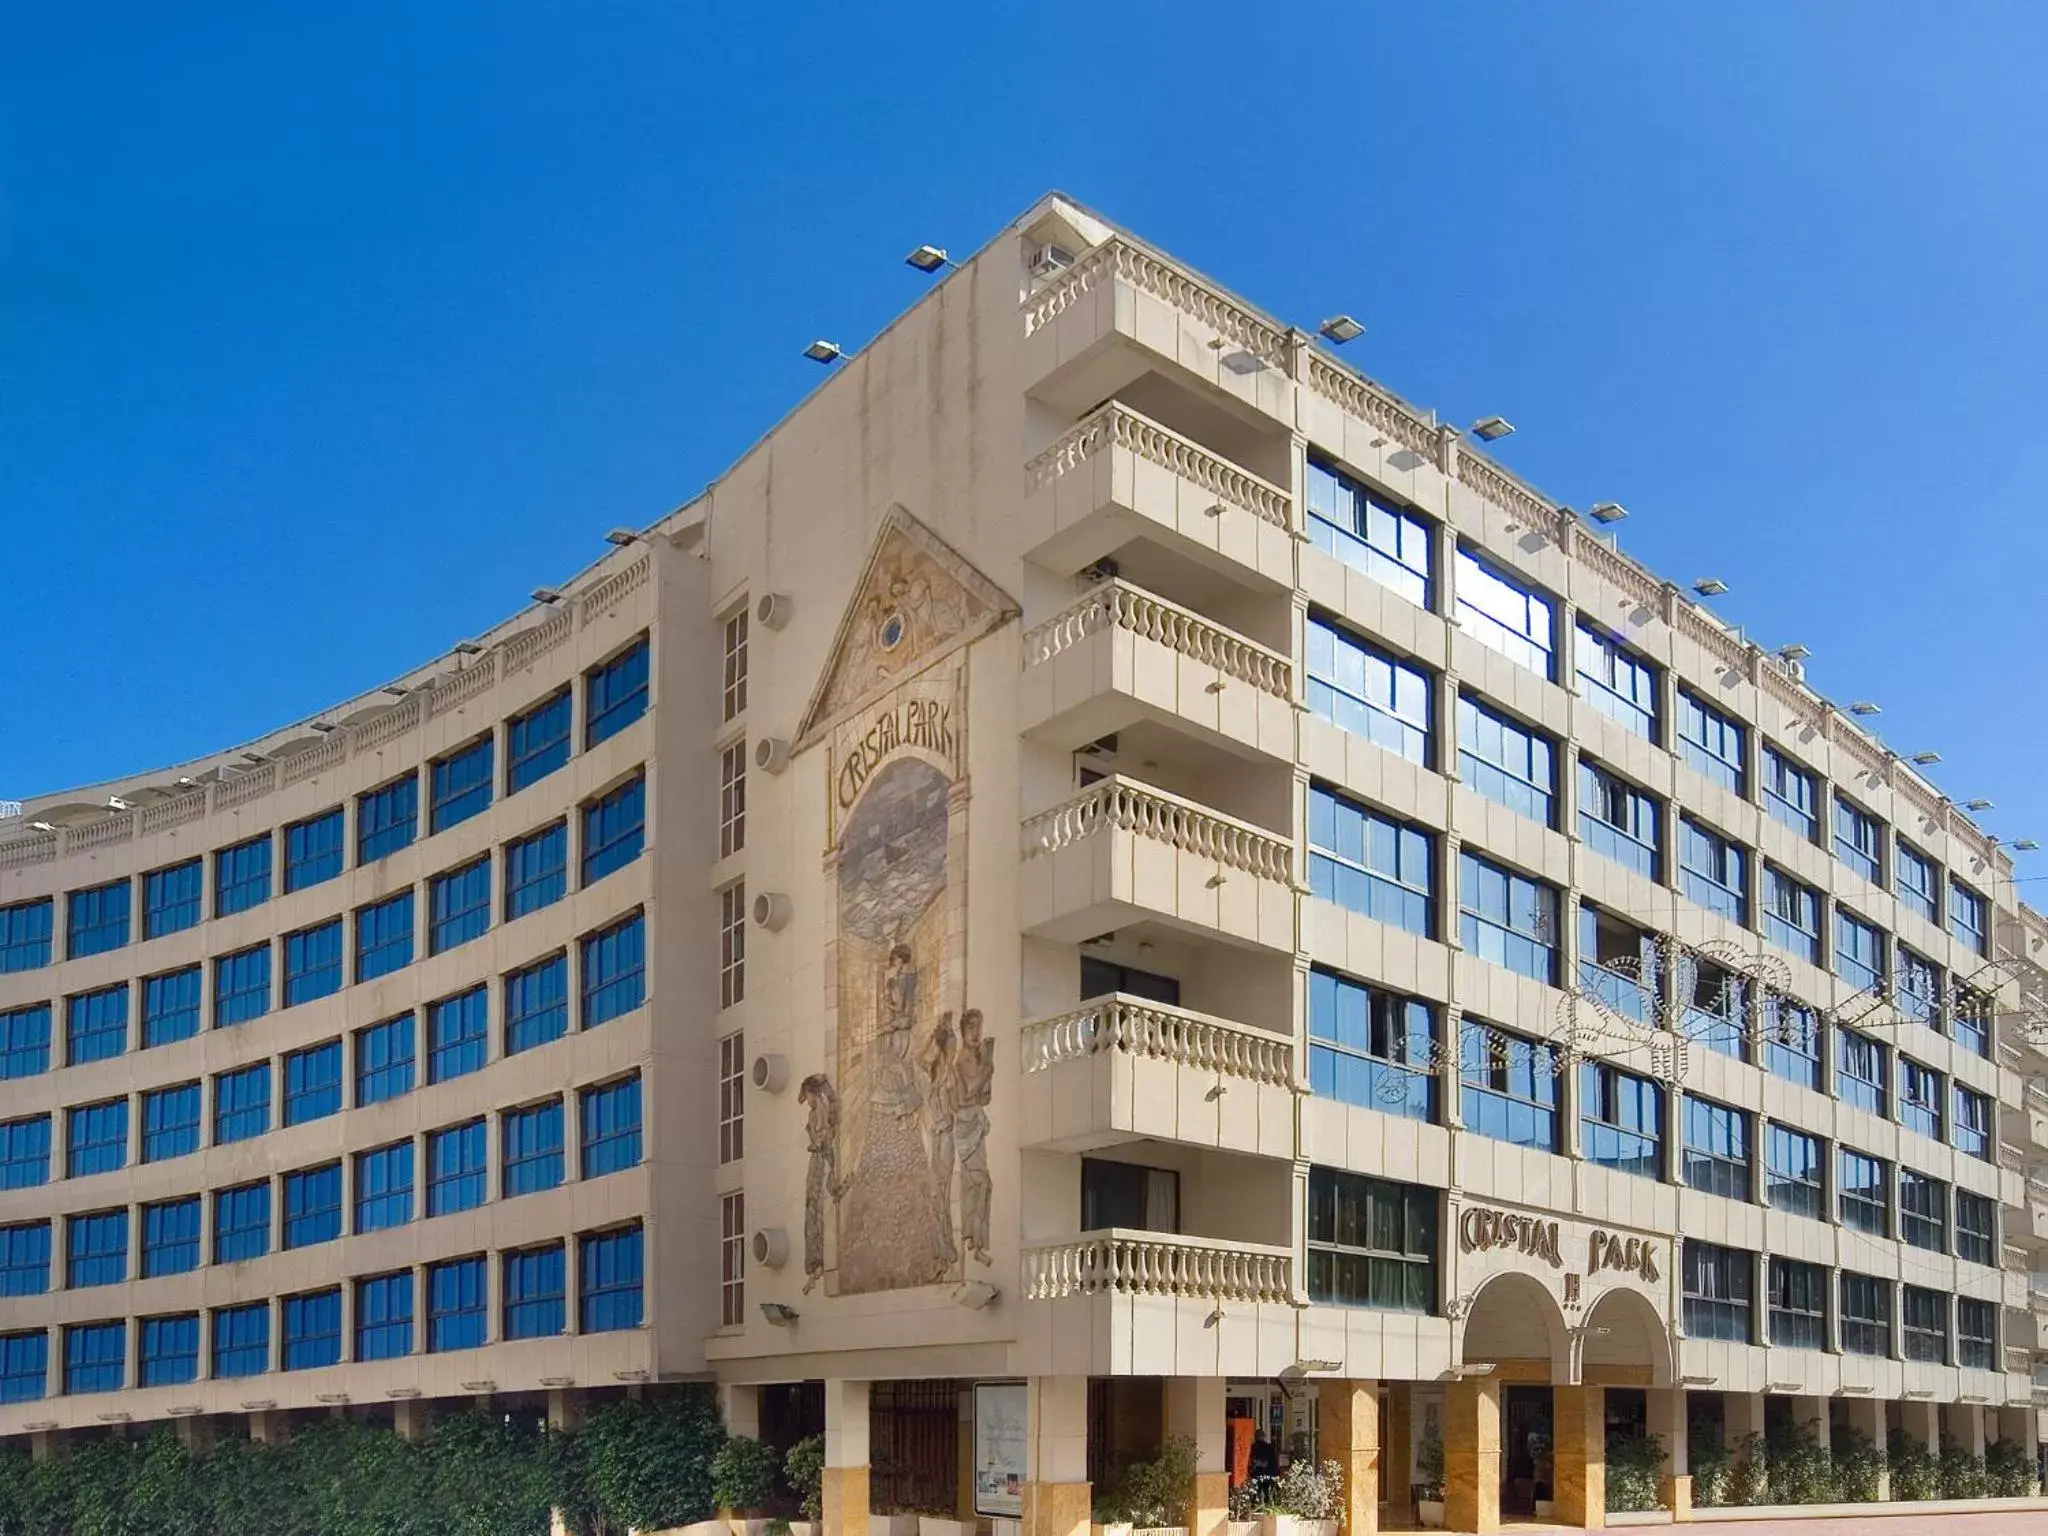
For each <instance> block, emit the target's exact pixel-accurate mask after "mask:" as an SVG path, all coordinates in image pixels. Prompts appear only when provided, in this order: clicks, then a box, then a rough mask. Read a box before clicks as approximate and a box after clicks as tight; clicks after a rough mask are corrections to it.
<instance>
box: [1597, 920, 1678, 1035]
mask: <svg viewBox="0 0 2048 1536" xmlns="http://www.w3.org/2000/svg"><path fill="white" fill-rule="evenodd" d="M1661 980H1662V967H1661V965H1660V963H1659V955H1658V949H1657V940H1656V937H1655V936H1654V935H1652V934H1648V933H1645V932H1643V931H1642V930H1641V929H1640V928H1638V927H1636V926H1635V925H1634V924H1633V923H1630V922H1626V921H1624V920H1623V919H1621V918H1619V917H1616V916H1614V915H1613V914H1612V913H1610V912H1603V911H1601V910H1600V909H1599V908H1598V907H1595V906H1592V905H1590V904H1589V903H1585V902H1581V903H1580V905H1579V990H1580V992H1581V993H1583V994H1585V995H1586V996H1588V997H1591V998H1595V999H1597V1000H1598V1001H1599V1002H1600V1003H1601V1004H1602V1005H1603V1006H1605V1007H1607V1008H1609V1009H1611V1010H1613V1011H1614V1012H1615V1013H1618V1014H1620V1015H1622V1016H1623V1017H1624V1018H1628V1019H1633V1020H1634V1021H1635V1022H1636V1023H1638V1024H1641V1025H1644V1026H1646V1027H1647V1028H1650V1029H1656V1028H1659V1027H1661V1025H1662V1022H1663V1021H1662V1019H1661V1018H1660V1016H1659V1009H1658V1000H1659V998H1660V997H1661V995H1662V984H1661Z"/></svg>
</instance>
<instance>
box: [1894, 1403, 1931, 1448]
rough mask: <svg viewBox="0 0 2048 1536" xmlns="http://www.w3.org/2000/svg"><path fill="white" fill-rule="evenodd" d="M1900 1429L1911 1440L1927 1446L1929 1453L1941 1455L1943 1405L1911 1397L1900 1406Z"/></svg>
mask: <svg viewBox="0 0 2048 1536" xmlns="http://www.w3.org/2000/svg"><path fill="white" fill-rule="evenodd" d="M1899 1427H1900V1428H1901V1429H1902V1430H1904V1431H1905V1432H1906V1434H1907V1435H1908V1436H1910V1437H1911V1438H1913V1439H1915V1440H1918V1441H1919V1442H1920V1443H1921V1444H1922V1445H1924V1446H1926V1447H1927V1449H1928V1451H1929V1453H1930V1454H1932V1455H1935V1456H1939V1455H1940V1454H1941V1405H1940V1404H1938V1403H1932V1402H1929V1401H1928V1400H1927V1399H1926V1398H1920V1397H1909V1398H1907V1399H1906V1400H1905V1401H1904V1402H1902V1403H1900V1404H1899Z"/></svg>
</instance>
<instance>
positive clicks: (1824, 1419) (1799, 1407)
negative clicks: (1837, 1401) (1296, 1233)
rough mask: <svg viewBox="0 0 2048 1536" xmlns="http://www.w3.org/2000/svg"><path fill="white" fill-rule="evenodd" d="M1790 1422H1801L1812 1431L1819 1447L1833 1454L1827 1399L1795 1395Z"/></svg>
mask: <svg viewBox="0 0 2048 1536" xmlns="http://www.w3.org/2000/svg"><path fill="white" fill-rule="evenodd" d="M1792 1422H1793V1423H1795V1424H1803V1425H1805V1426H1806V1427H1807V1428H1809V1429H1811V1430H1812V1431H1813V1437H1814V1439H1816V1440H1818V1441H1819V1442H1820V1448H1821V1449H1822V1450H1824V1451H1826V1452H1827V1453H1828V1454H1829V1455H1830V1456H1832V1455H1833V1454H1834V1450H1835V1447H1834V1440H1833V1431H1832V1429H1831V1428H1830V1426H1829V1424H1828V1400H1827V1399H1826V1398H1824V1397H1795V1398H1793V1399H1792Z"/></svg>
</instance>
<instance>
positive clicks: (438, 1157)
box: [427, 1120, 486, 1217]
mask: <svg viewBox="0 0 2048 1536" xmlns="http://www.w3.org/2000/svg"><path fill="white" fill-rule="evenodd" d="M484 1134H485V1133H484V1123H483V1121H482V1120H471V1121H468V1122H467V1123H465V1124H463V1125H451V1126H449V1127H448V1128H447V1129H446V1130H440V1131H429V1132H428V1133H427V1215H428V1216H430V1217H431V1216H446V1215H448V1214H450V1213H451V1212H454V1211H468V1210H474V1209H475V1208H476V1207H477V1206H479V1205H482V1204H483V1203H484V1194H485V1169H484V1158H485V1153H486V1143H485V1140H484Z"/></svg>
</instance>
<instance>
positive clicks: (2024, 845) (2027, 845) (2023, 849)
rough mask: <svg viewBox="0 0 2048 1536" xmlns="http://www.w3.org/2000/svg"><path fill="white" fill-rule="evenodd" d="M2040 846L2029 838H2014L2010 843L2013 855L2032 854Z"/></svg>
mask: <svg viewBox="0 0 2048 1536" xmlns="http://www.w3.org/2000/svg"><path fill="white" fill-rule="evenodd" d="M2040 846H2041V845H2040V844H2039V843H2037V842H2035V841H2034V840H2033V839H2032V838H2031V837H2018V838H2014V839H2013V843H2012V847H2013V851H2014V852H2015V853H2033V852H2034V851H2035V850H2037V849H2038V848H2039V847H2040Z"/></svg>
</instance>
